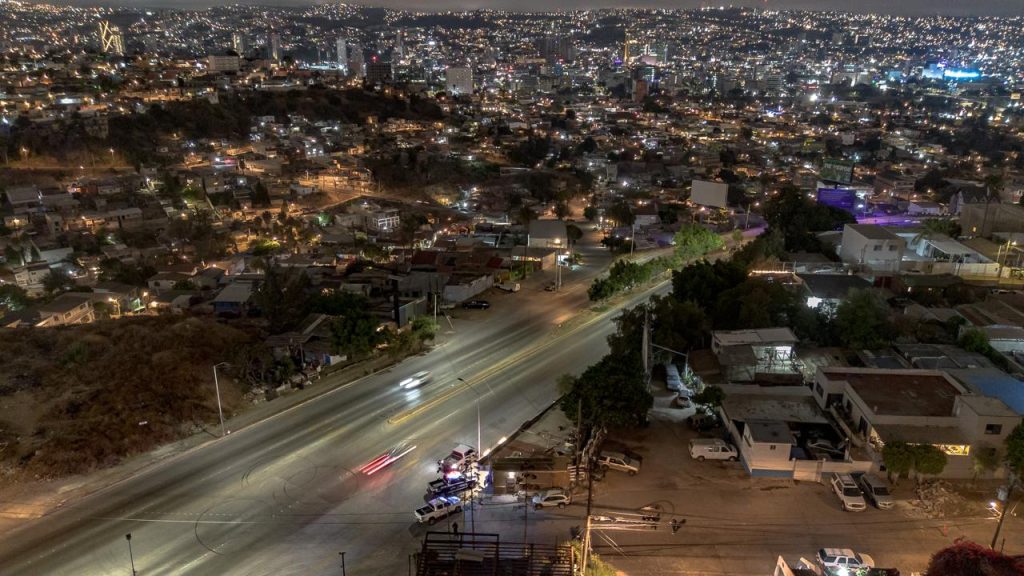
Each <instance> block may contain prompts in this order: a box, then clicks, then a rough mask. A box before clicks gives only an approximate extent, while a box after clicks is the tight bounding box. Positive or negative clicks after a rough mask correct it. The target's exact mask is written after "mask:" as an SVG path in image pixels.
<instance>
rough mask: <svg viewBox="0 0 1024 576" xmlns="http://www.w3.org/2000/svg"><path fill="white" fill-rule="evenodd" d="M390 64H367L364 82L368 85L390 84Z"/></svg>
mask: <svg viewBox="0 0 1024 576" xmlns="http://www.w3.org/2000/svg"><path fill="white" fill-rule="evenodd" d="M391 77H392V76H391V63H390V62H367V63H366V81H367V82H369V83H370V84H387V83H389V82H391Z"/></svg>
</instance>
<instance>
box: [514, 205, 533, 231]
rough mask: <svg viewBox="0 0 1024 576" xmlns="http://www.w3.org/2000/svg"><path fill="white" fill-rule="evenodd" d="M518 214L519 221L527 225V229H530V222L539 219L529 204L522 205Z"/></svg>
mask: <svg viewBox="0 0 1024 576" xmlns="http://www.w3.org/2000/svg"><path fill="white" fill-rule="evenodd" d="M517 216H518V217H519V223H520V224H522V225H523V226H525V227H526V229H527V230H529V229H530V222H531V221H533V220H536V219H537V213H536V212H534V211H533V208H530V207H529V206H520V208H519V213H518V214H517Z"/></svg>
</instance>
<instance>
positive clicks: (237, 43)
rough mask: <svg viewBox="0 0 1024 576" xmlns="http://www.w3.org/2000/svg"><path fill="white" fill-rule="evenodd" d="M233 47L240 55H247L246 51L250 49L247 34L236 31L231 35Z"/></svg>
mask: <svg viewBox="0 0 1024 576" xmlns="http://www.w3.org/2000/svg"><path fill="white" fill-rule="evenodd" d="M231 49H232V50H234V51H235V52H237V53H238V55H239V56H245V53H246V52H248V51H249V39H248V38H246V36H245V34H243V33H241V32H235V33H234V34H232V35H231Z"/></svg>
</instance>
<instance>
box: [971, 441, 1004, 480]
mask: <svg viewBox="0 0 1024 576" xmlns="http://www.w3.org/2000/svg"><path fill="white" fill-rule="evenodd" d="M999 457H1000V454H999V450H998V449H997V448H996V447H994V446H975V447H972V449H971V468H972V469H973V470H974V479H975V480H977V479H978V476H981V475H982V474H985V473H987V472H993V471H995V469H996V468H997V467H998V466H999Z"/></svg>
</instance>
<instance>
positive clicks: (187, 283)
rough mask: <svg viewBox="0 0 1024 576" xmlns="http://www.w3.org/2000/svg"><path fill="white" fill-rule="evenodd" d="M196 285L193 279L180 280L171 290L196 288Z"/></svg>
mask: <svg viewBox="0 0 1024 576" xmlns="http://www.w3.org/2000/svg"><path fill="white" fill-rule="evenodd" d="M195 289H196V285H195V284H194V283H193V282H192V281H191V280H188V279H186V280H178V281H177V282H175V283H174V286H171V290H195Z"/></svg>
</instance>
